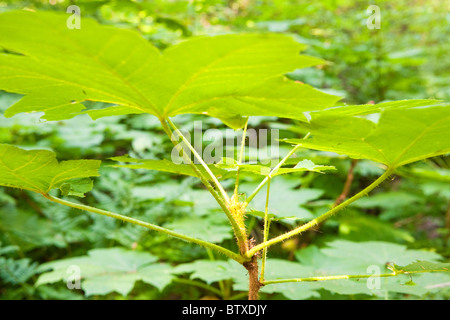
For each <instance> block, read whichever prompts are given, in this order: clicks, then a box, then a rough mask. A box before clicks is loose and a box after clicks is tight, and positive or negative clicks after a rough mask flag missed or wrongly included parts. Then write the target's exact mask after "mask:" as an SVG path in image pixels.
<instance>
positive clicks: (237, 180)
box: [234, 117, 249, 199]
mask: <svg viewBox="0 0 450 320" xmlns="http://www.w3.org/2000/svg"><path fill="white" fill-rule="evenodd" d="M248 118H249V117H247V121H246V122H245V126H244V131H243V133H242V141H241V150H240V153H239V159H238V164H242V158H243V156H244V150H245V136H246V135H247V126H248ZM239 170H240V167H239V166H238V167H237V171H236V183H235V186H234V197H236V199H237V196H238V188H239Z"/></svg>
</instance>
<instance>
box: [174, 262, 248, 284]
mask: <svg viewBox="0 0 450 320" xmlns="http://www.w3.org/2000/svg"><path fill="white" fill-rule="evenodd" d="M173 273H175V274H184V273H189V274H190V275H189V278H191V279H200V280H203V281H205V282H206V283H208V284H211V283H213V282H218V281H222V280H235V281H243V282H247V279H246V270H245V269H244V268H243V267H242V266H240V265H239V264H237V263H236V262H235V261H232V260H218V261H211V260H196V261H194V262H191V263H183V264H180V265H178V266H176V267H175V268H174V270H173ZM247 290H248V289H247Z"/></svg>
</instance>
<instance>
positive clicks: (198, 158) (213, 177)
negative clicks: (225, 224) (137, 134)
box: [167, 118, 230, 202]
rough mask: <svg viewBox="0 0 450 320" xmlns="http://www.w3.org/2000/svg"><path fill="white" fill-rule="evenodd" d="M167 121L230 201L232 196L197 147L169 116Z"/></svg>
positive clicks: (224, 196)
mask: <svg viewBox="0 0 450 320" xmlns="http://www.w3.org/2000/svg"><path fill="white" fill-rule="evenodd" d="M167 122H168V123H169V124H170V126H171V127H172V128H173V129H174V130H175V132H176V133H177V134H178V136H179V137H180V138H181V139H182V140H183V142H184V143H185V144H186V146H187V147H188V148H189V150H191V152H192V153H193V154H194V156H195V157H196V158H197V160H198V161H199V162H200V164H201V165H202V166H203V168H204V169H205V171H206V172H207V173H208V174H209V176H210V177H211V180H212V181H213V182H214V184H215V185H216V187H217V188H218V189H219V191H220V193H221V194H222V196H223V198H224V199H225V200H226V201H227V202H230V198H229V197H228V194H227V193H226V192H225V190H224V188H223V187H222V185H221V184H220V182H219V181H218V180H217V178H216V176H215V175H214V173H212V171H211V169H210V168H209V167H208V165H207V164H206V163H205V161H203V159H202V157H201V155H199V154H198V152H197V150H195V148H194V147H193V146H192V145H191V144H190V143H189V141H188V140H187V139H186V137H185V136H184V135H183V134H182V133H181V131H180V130H178V128H177V127H176V126H175V124H174V123H173V122H172V121H171V120H170V119H169V118H167Z"/></svg>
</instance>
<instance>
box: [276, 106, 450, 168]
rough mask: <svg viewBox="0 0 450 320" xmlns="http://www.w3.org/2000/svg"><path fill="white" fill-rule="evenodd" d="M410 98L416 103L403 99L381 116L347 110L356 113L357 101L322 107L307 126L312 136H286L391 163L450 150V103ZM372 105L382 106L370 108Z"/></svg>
mask: <svg viewBox="0 0 450 320" xmlns="http://www.w3.org/2000/svg"><path fill="white" fill-rule="evenodd" d="M410 104H412V106H416V104H417V103H416V102H415V101H412V102H403V104H399V105H397V106H396V107H395V108H394V107H393V108H381V114H380V115H379V119H378V120H376V119H373V121H372V120H369V119H368V118H365V117H362V116H361V114H366V113H367V112H365V111H364V109H362V110H363V111H361V112H360V114H356V115H353V114H351V113H350V112H349V113H350V114H351V115H348V114H347V113H346V112H345V110H346V109H350V110H352V112H353V113H355V112H354V109H355V106H349V107H342V110H343V111H342V112H339V110H340V109H339V108H337V109H330V110H326V111H323V112H317V113H315V114H314V115H312V120H311V121H310V123H309V124H305V125H304V128H303V130H305V131H308V132H310V133H311V135H312V138H310V139H307V140H299V139H287V140H284V141H286V142H288V143H293V144H300V145H301V146H303V147H305V148H310V149H316V150H322V151H330V152H336V153H339V154H346V155H348V156H350V157H351V158H357V159H370V160H373V161H375V162H380V163H383V164H385V165H387V166H389V167H392V168H395V167H400V166H402V165H405V164H408V163H411V162H414V161H419V160H422V159H425V158H428V157H434V156H437V155H441V154H446V153H448V152H450V107H449V104H436V105H428V106H421V107H417V108H412V107H410ZM399 106H403V107H402V108H400V107H399ZM408 107H410V108H408ZM373 111H375V112H376V111H379V110H376V108H375V107H372V108H370V112H373ZM375 116H376V115H375Z"/></svg>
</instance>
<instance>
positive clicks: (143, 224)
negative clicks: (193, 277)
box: [42, 193, 245, 264]
mask: <svg viewBox="0 0 450 320" xmlns="http://www.w3.org/2000/svg"><path fill="white" fill-rule="evenodd" d="M42 195H43V196H44V197H46V198H47V199H48V200H50V201H53V202H56V203H59V204H62V205H65V206H68V207H72V208H75V209H80V210H84V211H89V212H92V213H97V214H101V215H104V216H107V217H111V218H114V219H118V220H122V221H126V222H130V223H133V224H136V225H138V226H141V227H144V228H147V229H150V230H154V231H159V232H162V233H165V234H167V235H169V236H172V237H175V238H178V239H181V240H185V241H188V242H192V243H195V244H198V245H200V246H202V247H205V248H209V249H212V250H215V251H217V252H220V253H222V254H224V255H225V256H227V257H229V258H231V259H233V260H235V261H237V262H239V263H241V264H242V263H243V262H244V261H245V259H244V258H243V257H242V256H241V255H238V254H236V253H234V252H232V251H230V250H228V249H226V248H223V247H221V246H218V245H216V244H214V243H210V242H207V241H203V240H200V239H196V238H193V237H190V236H187V235H184V234H182V233H179V232H175V231H172V230H169V229H166V228H163V227H159V226H157V225H154V224H151V223H148V222H144V221H141V220H138V219H135V218H131V217H127V216H124V215H121V214H118V213H114V212H111V211H107V210H102V209H98V208H94V207H90V206H87V205H84V204H79V203H74V202H70V201H67V200H63V199H60V198H57V197H54V196H52V195H50V194H46V193H43V194H42Z"/></svg>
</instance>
